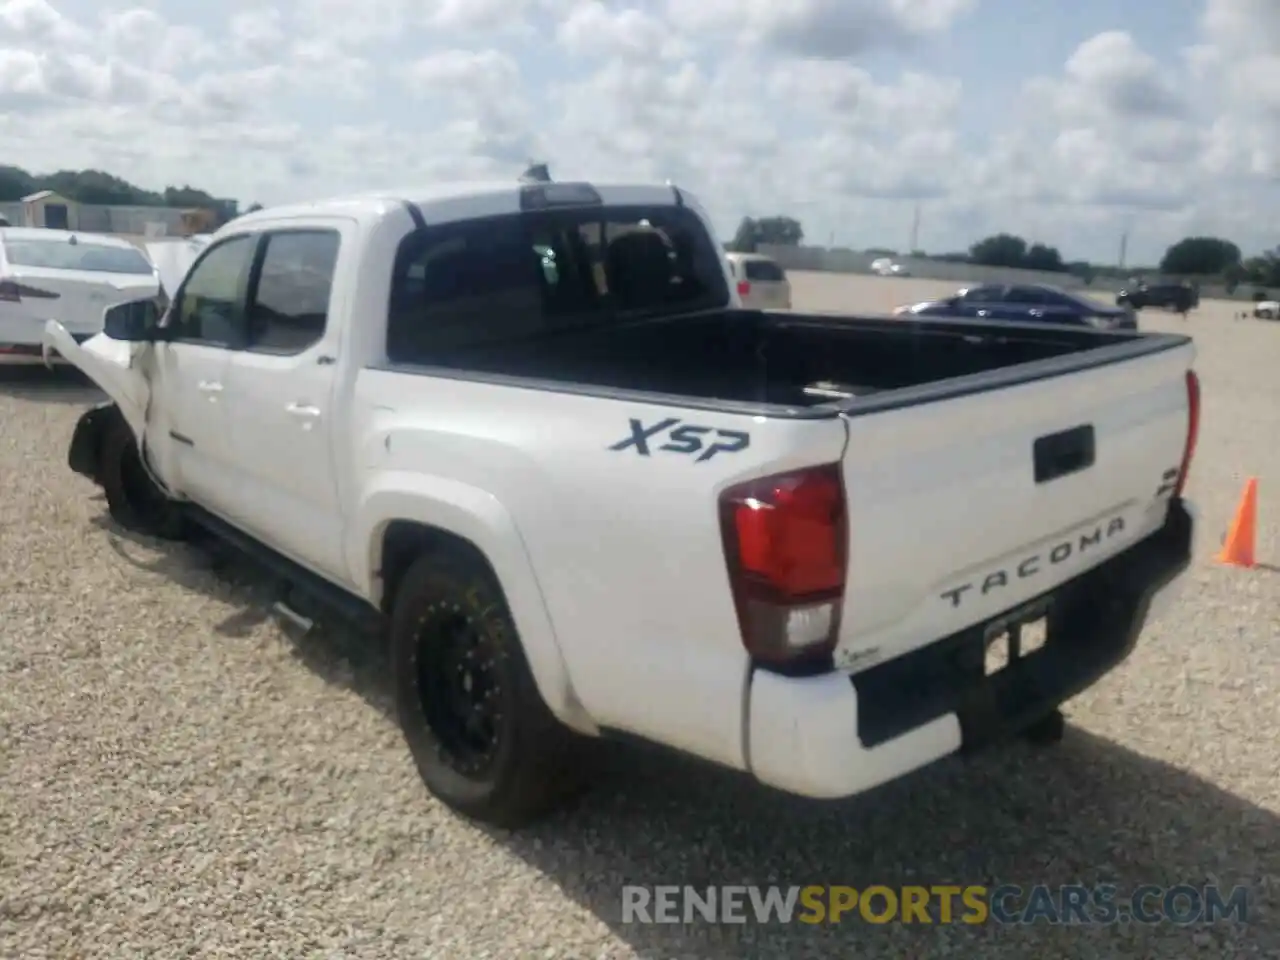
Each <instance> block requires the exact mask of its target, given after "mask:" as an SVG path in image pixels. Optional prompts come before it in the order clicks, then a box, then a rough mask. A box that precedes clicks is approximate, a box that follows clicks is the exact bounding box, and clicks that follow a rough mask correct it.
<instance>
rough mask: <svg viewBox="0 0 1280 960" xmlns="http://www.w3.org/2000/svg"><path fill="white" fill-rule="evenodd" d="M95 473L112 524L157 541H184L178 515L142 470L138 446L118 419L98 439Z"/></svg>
mask: <svg viewBox="0 0 1280 960" xmlns="http://www.w3.org/2000/svg"><path fill="white" fill-rule="evenodd" d="M98 471H99V477H100V479H101V482H102V490H103V492H104V493H105V494H106V496H107V510H108V512H109V513H110V514H111V518H112V519H113V520H115V522H116V523H118V524H120V526H122V527H124V528H125V529H126V530H132V531H134V532H135V533H141V534H145V535H147V536H151V537H156V538H158V539H161V540H183V539H185V538H186V523H185V518H184V517H183V516H182V511H181V510H180V509H179V507H178V506H177V504H175V503H174V502H173V501H172V500H170V499H169V498H168V497H166V496H165V494H164V493H163V491H161V490H160V488H159V487H157V486H156V484H155V481H154V480H152V479H151V477H150V476H148V474H147V472H146V470H144V469H143V466H142V454H141V453H140V452H139V451H138V443H137V441H136V440H135V439H134V436H133V431H132V430H130V429H129V425H128V424H127V423H125V421H124V419H123V418H122V417H117V418H116V419H115V420H114V421H113V422H112V423H111V424H110V426H108V427H107V430H106V435H105V436H104V437H103V438H102V446H101V448H100V450H99V455H98Z"/></svg>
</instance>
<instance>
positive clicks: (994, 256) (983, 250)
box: [969, 233, 1027, 267]
mask: <svg viewBox="0 0 1280 960" xmlns="http://www.w3.org/2000/svg"><path fill="white" fill-rule="evenodd" d="M1026 258H1027V241H1025V240H1023V239H1022V238H1021V237H1015V236H1014V235H1013V234H1011V233H997V234H996V235H995V236H992V237H987V238H986V239H984V240H979V241H978V242H977V243H975V244H974V245H973V246H972V247H970V248H969V260H970V261H971V262H973V263H976V264H980V265H982V266H984V267H1021V266H1022V263H1023V261H1024V260H1026Z"/></svg>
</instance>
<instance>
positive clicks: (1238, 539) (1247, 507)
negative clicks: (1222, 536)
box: [1218, 477, 1258, 567]
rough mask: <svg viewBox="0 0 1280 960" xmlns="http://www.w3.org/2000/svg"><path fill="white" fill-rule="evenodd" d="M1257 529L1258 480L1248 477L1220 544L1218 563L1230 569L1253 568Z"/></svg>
mask: <svg viewBox="0 0 1280 960" xmlns="http://www.w3.org/2000/svg"><path fill="white" fill-rule="evenodd" d="M1257 527H1258V478H1257V477H1250V478H1249V479H1248V480H1247V481H1245V485H1244V494H1243V495H1242V496H1241V497H1240V506H1238V507H1236V516H1235V519H1234V520H1232V521H1231V529H1230V530H1228V531H1227V539H1226V540H1224V541H1223V542H1222V552H1221V553H1219V554H1218V562H1219V563H1225V564H1227V565H1228V566H1232V567H1252V566H1254V565H1255V564H1256V562H1257V561H1256V560H1255V559H1254V556H1253V547H1254V537H1255V535H1256V533H1257Z"/></svg>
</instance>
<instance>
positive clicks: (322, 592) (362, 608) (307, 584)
mask: <svg viewBox="0 0 1280 960" xmlns="http://www.w3.org/2000/svg"><path fill="white" fill-rule="evenodd" d="M183 512H184V513H185V514H186V516H187V517H188V519H190V520H191V522H192V523H194V524H196V525H197V526H199V527H200V528H201V529H202V530H204V531H205V532H207V533H209V534H210V535H211V536H213V537H215V538H216V539H218V540H220V541H222V542H223V543H225V544H227V545H228V546H230V547H232V548H234V549H235V550H237V551H239V552H240V553H243V554H245V555H246V556H248V557H249V558H250V559H251V560H253V561H254V562H256V563H258V564H260V565H261V566H263V567H265V568H266V569H267V570H268V571H270V572H271V573H273V574H275V575H276V576H277V577H279V578H280V579H281V580H283V581H284V582H285V583H287V584H288V585H289V586H291V587H293V588H294V589H296V590H297V591H298V592H299V593H301V594H304V595H305V596H306V597H307V599H309V600H312V601H314V602H315V603H317V604H319V605H320V606H322V607H324V608H325V609H327V610H328V611H330V612H331V613H333V614H334V615H335V616H337V617H339V618H341V619H342V620H344V621H346V622H347V623H348V624H350V625H351V626H353V627H355V628H356V629H357V630H359V631H360V632H361V633H367V634H369V635H378V634H381V633H383V632H384V631H385V630H386V617H384V616H383V614H382V611H380V610H378V609H376V608H375V607H373V606H371V605H370V604H369V603H368V602H366V601H365V600H363V599H361V598H360V597H356V596H353V595H351V594H349V593H347V592H346V591H345V590H343V589H342V588H341V587H337V586H335V585H334V584H332V583H330V582H329V581H328V580H326V579H324V577H321V576H318V575H316V574H314V573H312V572H311V571H310V570H308V569H306V568H305V567H302V566H299V565H298V564H296V563H294V562H293V561H292V560H290V559H288V558H287V557H283V556H281V555H280V554H279V553H276V551H274V550H272V549H271V548H269V547H266V546H264V545H263V544H261V543H259V542H258V541H257V540H255V539H253V538H252V537H250V536H247V535H245V534H243V533H241V532H240V531H239V530H237V529H236V528H235V527H233V526H231V524H229V523H227V522H226V521H225V520H222V519H221V518H219V517H216V516H214V515H213V514H212V513H210V512H209V511H207V510H205V509H204V508H202V507H198V506H196V505H195V504H190V503H189V504H185V505H184V508H183ZM273 609H274V610H275V612H276V613H278V614H280V615H281V616H283V617H285V618H286V619H287V620H290V621H291V622H293V623H294V624H296V625H297V626H298V627H301V628H302V629H303V630H310V629H311V628H312V627H313V626H314V625H315V623H314V621H313V620H311V619H310V618H309V617H306V616H303V615H302V614H300V613H298V612H297V611H296V610H295V609H294V608H293V607H292V606H291V605H289V604H287V603H285V602H283V601H281V602H278V603H276V604H275V606H274V607H273Z"/></svg>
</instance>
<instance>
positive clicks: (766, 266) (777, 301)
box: [725, 253, 791, 310]
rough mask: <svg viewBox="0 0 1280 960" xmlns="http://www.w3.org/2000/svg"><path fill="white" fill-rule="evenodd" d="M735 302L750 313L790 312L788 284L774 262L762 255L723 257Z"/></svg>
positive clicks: (742, 254) (780, 268) (741, 254)
mask: <svg viewBox="0 0 1280 960" xmlns="http://www.w3.org/2000/svg"><path fill="white" fill-rule="evenodd" d="M725 259H726V260H727V261H728V262H729V272H730V273H732V274H733V280H734V282H735V283H736V284H737V285H738V298H739V299H740V300H741V301H742V305H743V306H744V307H747V308H748V309H751V310H790V309H791V281H790V280H788V279H787V274H786V271H784V270H783V269H782V267H781V266H780V265H779V263H778V261H776V260H773V259H771V258H769V257H766V256H765V255H764V254H762V253H727V254H725Z"/></svg>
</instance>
